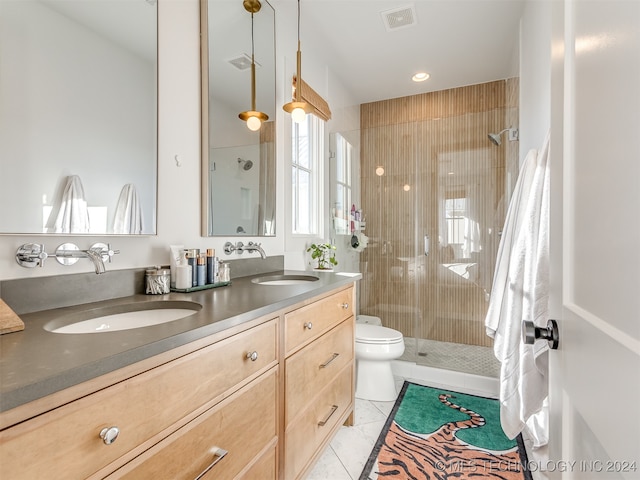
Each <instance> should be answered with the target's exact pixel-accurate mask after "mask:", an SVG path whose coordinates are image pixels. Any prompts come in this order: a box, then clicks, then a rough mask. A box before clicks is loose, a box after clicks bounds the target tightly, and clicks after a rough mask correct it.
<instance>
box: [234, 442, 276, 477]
mask: <svg viewBox="0 0 640 480" xmlns="http://www.w3.org/2000/svg"><path fill="white" fill-rule="evenodd" d="M276 460H277V458H276V447H275V445H274V446H273V447H271V448H269V450H267V452H265V453H264V454H263V455H262V456H261V457H260V458H258V460H257V461H256V463H254V464H253V465H251V467H250V468H248V469H247V470H246V471H245V472H244V473H242V474H241V475H240V477H239V479H238V480H240V479H242V480H269V479H275V478H276V476H277V473H276V472H277V465H276Z"/></svg>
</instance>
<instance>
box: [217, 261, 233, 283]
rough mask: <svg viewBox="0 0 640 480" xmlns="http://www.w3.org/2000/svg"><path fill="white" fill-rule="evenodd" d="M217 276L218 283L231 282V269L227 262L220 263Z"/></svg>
mask: <svg viewBox="0 0 640 480" xmlns="http://www.w3.org/2000/svg"><path fill="white" fill-rule="evenodd" d="M219 275H220V282H230V281H231V269H230V265H229V263H228V262H220V265H219Z"/></svg>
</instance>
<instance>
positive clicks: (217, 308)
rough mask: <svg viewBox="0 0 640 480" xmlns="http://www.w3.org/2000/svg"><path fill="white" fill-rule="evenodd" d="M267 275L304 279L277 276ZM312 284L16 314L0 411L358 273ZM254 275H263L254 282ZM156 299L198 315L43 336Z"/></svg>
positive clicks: (1, 350)
mask: <svg viewBox="0 0 640 480" xmlns="http://www.w3.org/2000/svg"><path fill="white" fill-rule="evenodd" d="M274 273H287V274H309V273H310V272H297V271H279V272H274ZM313 275H314V276H317V277H319V280H318V281H316V282H309V283H305V284H299V285H286V286H272V285H259V284H255V283H252V282H251V280H252V278H253V277H243V278H237V279H234V280H233V282H232V283H231V285H228V286H224V287H219V288H213V289H209V290H201V291H197V292H191V293H170V294H166V295H133V296H130V297H122V298H116V299H113V300H106V301H102V302H96V303H88V304H83V305H76V306H72V307H65V308H57V309H53V310H46V311H42V312H34V313H29V314H24V315H21V318H22V320H23V321H24V323H25V329H24V330H23V331H21V332H14V333H10V334H6V335H0V412H4V411H7V410H10V409H12V408H15V407H18V406H20V405H23V404H25V403H28V402H31V401H33V400H37V399H39V398H42V397H45V396H47V395H50V394H52V393H55V392H57V391H60V390H63V389H65V388H68V387H71V386H74V385H77V384H79V383H82V382H85V381H87V380H91V379H92V378H96V377H98V376H100V375H103V374H105V373H108V372H112V371H114V370H117V369H119V368H122V367H125V366H128V365H132V364H134V363H136V362H139V361H142V360H145V359H147V358H150V357H152V356H154V355H158V354H160V353H163V352H167V351H169V350H171V349H173V348H177V347H180V346H182V345H186V344H188V343H190V342H193V341H195V340H198V339H201V338H204V337H207V336H209V335H212V334H214V333H217V332H220V331H222V330H225V329H227V328H230V327H234V326H237V325H240V324H242V323H244V322H247V321H249V320H253V319H255V318H258V317H260V316H263V315H268V314H269V313H273V312H276V311H278V310H280V309H282V308H286V307H288V306H291V305H294V304H296V303H298V302H301V301H303V300H305V299H308V298H311V297H314V296H316V295H320V294H322V293H326V292H329V291H331V290H333V289H335V288H338V287H340V286H346V285H348V284H350V283H352V282H353V281H355V280H358V279H359V278H360V274H341V273H327V272H313ZM256 276H264V274H262V275H256ZM158 300H179V301H192V302H196V303H198V304H200V305H202V309H201V310H199V311H197V312H196V313H194V314H193V315H190V316H188V317H186V318H183V319H180V320H175V321H172V322H169V323H165V324H161V325H155V326H150V327H143V328H135V329H130V330H122V331H112V332H101V333H89V334H61V333H52V332H49V331H47V330H45V329H44V326H45V325H46V324H47V323H48V322H52V321H60V320H61V319H64V318H65V317H69V316H75V315H77V314H78V313H79V312H83V311H86V310H88V309H95V308H102V307H112V306H116V305H124V304H128V303H133V302H151V301H158Z"/></svg>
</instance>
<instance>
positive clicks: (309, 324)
mask: <svg viewBox="0 0 640 480" xmlns="http://www.w3.org/2000/svg"><path fill="white" fill-rule="evenodd" d="M304 328H306V329H308V330H311V329H312V328H313V323H311V322H305V324H304Z"/></svg>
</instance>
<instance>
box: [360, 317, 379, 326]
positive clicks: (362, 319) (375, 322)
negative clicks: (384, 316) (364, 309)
mask: <svg viewBox="0 0 640 480" xmlns="http://www.w3.org/2000/svg"><path fill="white" fill-rule="evenodd" d="M356 323H367V324H369V325H382V321H381V320H380V318H379V317H374V316H373V315H358V316H356Z"/></svg>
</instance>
